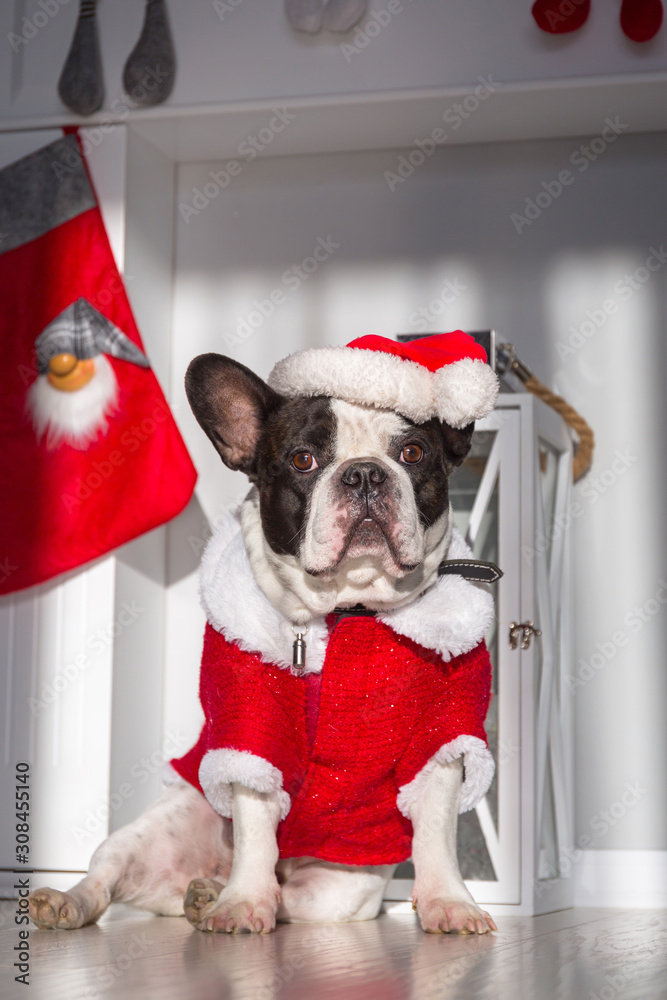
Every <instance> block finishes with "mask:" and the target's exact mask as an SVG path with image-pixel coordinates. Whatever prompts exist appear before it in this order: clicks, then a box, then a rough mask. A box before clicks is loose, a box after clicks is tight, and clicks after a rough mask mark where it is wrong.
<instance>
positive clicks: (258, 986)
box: [0, 902, 667, 1000]
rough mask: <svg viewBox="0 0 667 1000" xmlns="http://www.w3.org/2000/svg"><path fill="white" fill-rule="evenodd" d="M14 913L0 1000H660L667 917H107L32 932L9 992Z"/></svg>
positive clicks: (629, 913) (2, 950)
mask: <svg viewBox="0 0 667 1000" xmlns="http://www.w3.org/2000/svg"><path fill="white" fill-rule="evenodd" d="M14 909H15V904H12V903H8V902H3V903H1V904H0V945H1V947H0V958H1V961H2V980H1V982H0V997H2V998H5V997H7V998H14V997H29V998H31V1000H38V998H39V1000H42V998H43V1000H84V998H85V1000H94V998H99V1000H101V998H107V997H113V998H116V997H117V998H123V1000H143V998H147V997H155V998H159V1000H190V998H195V1000H274V998H276V1000H333V998H336V1000H337V998H341V1000H343V998H345V1000H408V998H409V1000H437V998H444V1000H482V998H483V1000H543V998H548V1000H560V998H563V1000H659V998H667V911H658V910H593V909H590V910H581V909H580V910H564V911H561V912H560V913H552V914H548V915H546V916H542V917H505V918H498V925H499V931H498V933H497V934H494V935H487V936H485V937H458V936H457V937H455V936H449V935H442V936H436V935H428V934H423V933H422V932H421V931H420V930H419V929H418V927H417V924H416V922H415V919H414V918H413V916H412V915H408V914H405V915H400V916H399V915H383V916H381V917H380V918H379V919H378V920H375V921H369V922H367V923H359V924H347V925H333V924H330V925H319V926H306V925H280V926H279V927H278V930H277V931H276V932H275V933H274V934H270V935H267V936H250V935H238V936H227V935H224V934H220V935H211V934H203V933H201V932H199V931H194V930H192V928H191V927H190V926H189V924H187V923H186V921H185V920H184V919H183V918H177V917H150V916H147V915H145V914H142V913H137V912H136V911H134V910H131V909H129V908H127V907H124V906H115V907H112V908H111V910H110V912H109V913H107V914H106V915H105V916H104V917H103V918H102V920H101V922H100V923H99V924H98V925H97V926H93V927H86V928H85V929H83V930H80V931H38V930H37V929H35V928H34V927H33V928H32V929H31V933H30V939H29V940H30V955H31V959H30V966H31V970H30V988H29V989H28V990H26V989H25V987H24V986H22V985H20V984H18V983H15V982H14V975H15V974H16V970H14V969H12V963H13V962H14V961H15V954H16V953H15V952H13V948H14V946H15V945H16V944H18V928H17V927H16V925H15V924H14Z"/></svg>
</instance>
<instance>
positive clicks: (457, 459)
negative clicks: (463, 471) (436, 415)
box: [440, 421, 475, 465]
mask: <svg viewBox="0 0 667 1000" xmlns="http://www.w3.org/2000/svg"><path fill="white" fill-rule="evenodd" d="M440 427H441V429H442V437H443V441H444V442H445V455H446V457H447V460H448V461H449V462H451V464H452V465H461V463H462V462H463V460H464V459H465V457H466V455H467V454H468V452H469V451H470V445H471V443H472V435H473V431H474V430H475V423H474V421H473V422H472V423H471V424H468V425H467V427H461V428H460V429H457V428H456V427H450V426H449V424H446V423H445V422H444V421H442V422H441V423H440Z"/></svg>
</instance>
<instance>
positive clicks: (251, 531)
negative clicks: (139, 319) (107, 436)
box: [30, 354, 496, 934]
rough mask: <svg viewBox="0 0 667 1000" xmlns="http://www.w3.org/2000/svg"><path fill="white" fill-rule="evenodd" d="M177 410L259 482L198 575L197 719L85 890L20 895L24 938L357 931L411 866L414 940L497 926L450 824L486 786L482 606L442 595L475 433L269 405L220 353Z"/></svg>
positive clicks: (342, 402) (196, 373) (194, 370)
mask: <svg viewBox="0 0 667 1000" xmlns="http://www.w3.org/2000/svg"><path fill="white" fill-rule="evenodd" d="M316 387H317V386H316ZM186 390H187V396H188V399H189V401H190V405H191V407H192V409H193V411H194V414H195V416H196V418H197V420H198V422H199V424H200V425H201V427H202V428H203V430H204V431H205V432H206V434H207V435H208V437H209V438H210V440H211V442H212V443H213V445H214V447H215V449H216V450H217V452H218V454H219V455H220V458H221V459H222V461H223V462H224V463H225V465H227V466H228V467H229V468H230V469H234V470H240V471H241V472H243V473H245V475H246V476H247V477H248V479H249V481H250V484H251V485H250V491H249V493H248V495H247V497H246V499H245V500H244V501H243V503H242V504H241V506H240V509H239V511H238V512H237V513H235V514H233V515H231V516H230V518H229V520H228V521H227V522H226V523H225V524H224V525H223V526H222V527H221V529H219V530H218V531H216V534H215V535H214V537H213V539H212V541H211V543H210V544H209V548H208V550H207V552H206V554H205V556H204V560H203V566H202V601H203V603H204V607H205V610H206V613H207V619H208V625H207V638H206V640H205V646H204V661H203V665H202V685H201V697H202V704H203V706H204V710H205V715H206V717H207V722H206V725H205V727H204V730H203V731H202V736H201V737H200V740H199V743H198V744H197V746H196V747H194V748H193V749H192V751H190V752H189V754H186V755H185V757H184V758H181V759H180V761H174V762H172V765H173V766H172V767H171V768H170V769H169V775H168V780H169V782H170V783H168V784H167V785H166V787H165V790H164V792H163V793H162V795H161V797H160V798H159V799H158V801H157V802H156V803H155V804H154V805H153V806H152V807H151V808H149V809H148V810H147V811H146V812H145V813H144V814H143V815H142V816H140V817H139V818H138V819H137V820H136V821H135V822H133V823H131V824H129V825H128V826H126V827H124V828H122V829H120V830H118V831H117V832H115V833H113V834H112V835H111V836H110V837H109V838H108V839H107V840H106V841H105V842H104V843H103V844H102V845H101V846H100V847H99V848H98V849H97V850H96V852H95V854H94V855H93V858H92V861H91V865H90V870H89V872H88V874H87V875H86V876H85V878H83V880H82V881H80V882H79V883H78V884H77V885H76V886H74V887H73V888H72V889H71V890H70V891H69V892H66V893H63V892H59V891H57V890H54V889H49V888H45V889H39V890H36V891H35V892H33V893H32V895H31V898H30V915H31V917H32V920H33V921H34V922H35V924H37V926H38V927H41V928H77V927H81V926H83V925H84V924H89V923H92V922H94V921H96V920H97V919H98V918H99V917H100V916H101V914H102V913H104V911H105V910H106V908H107V907H108V906H109V904H110V903H111V902H124V903H129V904H131V905H133V906H137V907H140V908H142V909H145V910H149V911H151V912H153V913H157V914H167V915H178V914H183V913H184V914H185V916H186V917H187V919H188V920H189V921H190V922H191V923H192V925H193V926H194V927H196V928H198V929H200V930H204V931H217V932H228V933H229V932H235V931H248V932H255V933H267V932H270V931H272V930H273V929H274V928H275V925H276V921H292V922H307V921H318V922H319V921H325V922H332V921H352V920H367V919H372V918H374V917H375V916H377V914H378V913H379V911H380V908H381V905H382V900H383V895H384V892H385V890H386V887H387V884H388V882H389V880H390V879H391V877H392V874H393V871H394V869H395V866H396V863H397V862H399V861H400V860H405V859H407V857H409V856H411V857H412V859H413V862H414V867H415V882H414V891H413V908H414V909H415V910H416V911H417V914H418V917H419V920H420V922H421V926H422V927H423V929H424V930H425V931H429V932H434V933H437V932H460V933H474V934H485V933H487V932H489V931H494V930H496V925H495V923H494V921H493V919H492V918H491V916H490V915H489V914H488V913H486V912H485V911H484V910H482V909H480V908H479V907H478V906H477V905H476V904H475V902H474V901H473V899H472V897H471V895H470V893H469V892H468V890H467V888H466V886H465V884H464V882H463V880H462V877H461V874H460V871H459V867H458V862H457V855H456V827H457V815H458V813H459V811H460V810H461V809H462V808H470V807H471V806H472V805H474V804H475V802H476V801H478V800H479V798H480V797H481V795H482V794H484V792H485V791H486V788H487V787H488V784H489V783H490V780H491V776H492V773H493V763H492V761H491V758H490V755H489V752H488V748H487V747H486V740H485V737H484V732H483V728H480V727H481V726H483V720H484V715H485V714H486V707H487V705H488V698H489V690H488V689H489V684H490V668H489V666H488V654H487V653H486V648H485V646H484V641H483V637H484V633H485V631H486V629H487V628H488V626H489V623H490V620H491V617H492V615H493V610H492V605H491V598H490V595H489V594H488V592H487V591H486V590H485V589H484V588H483V587H481V586H479V585H477V584H474V583H470V582H469V581H467V580H464V579H462V578H461V577H458V576H452V575H449V576H443V577H439V576H438V567H439V566H440V564H441V563H442V561H443V560H444V559H446V558H448V559H450V560H451V559H465V558H466V557H468V556H469V555H470V552H469V550H468V549H467V546H466V545H465V543H464V542H463V540H462V538H461V537H460V535H458V533H457V532H456V530H455V529H454V528H453V523H452V511H451V507H450V502H449V496H448V477H449V475H450V473H451V472H452V470H453V469H454V467H456V466H458V465H460V464H461V462H462V461H463V460H464V458H465V456H466V455H467V453H468V451H469V448H470V443H471V437H472V432H473V428H474V423H473V422H472V421H471V422H469V423H467V424H465V426H459V427H455V426H452V425H450V424H449V423H447V422H446V421H444V420H442V419H440V418H439V417H438V416H431V417H429V418H428V419H424V420H422V421H421V422H419V421H416V420H414V419H410V417H406V416H405V415H404V414H403V413H401V412H397V411H396V410H395V409H393V408H391V407H388V406H382V405H380V406H378V405H373V404H372V403H369V402H355V401H350V400H349V399H346V398H341V396H343V395H345V393H341V392H339V391H332V393H331V394H329V395H328V394H326V392H321V393H317V392H313V391H312V390H311V391H309V392H306V393H304V394H300V393H299V392H298V391H291V392H289V391H288V392H284V391H280V390H279V389H276V388H275V387H272V386H271V385H269V384H267V383H266V382H264V381H263V380H262V379H260V378H259V377H258V376H256V375H255V374H254V373H253V372H251V371H250V370H248V369H247V368H246V367H244V366H243V365H241V364H239V363H238V362H236V361H234V360H231V359H230V358H226V357H222V356H220V355H216V354H205V355H202V356H200V357H197V358H195V360H194V361H193V362H192V363H191V365H190V367H189V369H188V372H187V376H186ZM364 391H366V390H364ZM371 391H372V389H371ZM458 422H460V421H458ZM296 647H298V648H299V651H300V652H299V657H296V656H294V658H293V653H294V649H295V648H296ZM334 647H335V650H334ZM207 650H208V652H207ZM304 652H305V662H303V654H304ZM229 664H231V666H230V665H229ZM438 685H440V687H438ZM442 685H444V686H442ZM473 690H474V691H475V692H477V694H476V695H475V698H476V699H477V700H476V707H474V710H473V709H470V712H471V713H472V714H471V715H470V718H471V719H473V716H474V719H473V721H472V722H471V724H470V726H468V727H467V728H466V725H465V723H460V721H459V723H458V724H459V729H456V728H452V727H453V726H455V723H454V722H451V721H447V720H448V719H449V715H447V719H446V720H445V723H444V724H443V725H444V728H442V727H441V728H442V731H440V730H439V729H438V727H439V726H440V722H439V721H438V720H439V719H440V716H438V715H437V711H439V710H436V709H435V708H433V705H435V704H436V703H438V704H439V703H440V702H442V703H443V704H445V702H448V699H449V700H452V699H453V701H454V702H456V704H457V705H458V702H457V701H456V699H460V700H461V701H462V702H464V701H466V699H468V700H470V698H472V695H471V693H470V692H471V691H473ZM230 692H231V693H230ZM443 692H444V694H443ZM221 698H222V702H220V699H221ZM225 699H227V701H225ZM420 699H421V701H420ZM473 700H474V699H473ZM287 703H289V705H290V706H292V707H290V708H289V711H292V712H293V713H294V714H293V720H296V721H289V720H288V721H286V719H287V715H285V716H283V712H287V711H288V709H287V708H286V707H285V706H286V705H287ZM466 704H467V702H466ZM406 706H407V707H406ZM443 711H445V709H443ZM446 711H447V712H448V711H449V709H446ZM461 711H462V712H463V716H461V714H460V713H459V712H458V709H457V712H455V713H454V714H456V715H457V719H459V720H460V718H461V717H463V718H465V712H466V711H468V709H467V708H466V707H465V705H464V708H463V709H462V710H461ZM432 712H434V713H435V714H434V715H433V716H432V717H433V719H434V720H435V721H434V722H433V723H432V724H431V723H430V722H429V724H428V726H427V727H426V728H427V732H426V734H425V735H420V736H412V735H410V732H411V731H410V726H411V725H413V722H412V721H410V720H411V719H412V718H413V716H414V718H418V721H419V720H421V719H423V718H426V717H427V716H428V718H429V719H430V718H431V715H429V713H432ZM299 713H301V714H300V715H299ZM397 713H398V714H397ZM475 713H476V714H475ZM408 716H410V718H408ZM227 718H230V719H232V721H231V722H229V723H227V722H226V721H224V720H226V719H227ZM290 719H292V716H290ZM406 720H407V721H406ZM474 720H477V721H474ZM480 720H481V721H480ZM415 725H416V723H415ZM461 725H463V728H462V729H461ZM225 726H229V727H231V728H228V729H225ZM221 727H222V728H221ZM246 730H249V733H248V732H247V731H246ZM415 732H416V730H415ZM378 761H379V762H378Z"/></svg>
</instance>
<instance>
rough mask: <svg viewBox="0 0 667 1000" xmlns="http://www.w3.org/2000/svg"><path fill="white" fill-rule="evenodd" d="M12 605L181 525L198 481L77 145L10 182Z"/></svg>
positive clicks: (44, 155) (0, 250)
mask: <svg viewBox="0 0 667 1000" xmlns="http://www.w3.org/2000/svg"><path fill="white" fill-rule="evenodd" d="M0 231H1V232H2V233H3V235H4V239H3V242H2V246H0V301H2V310H0V342H1V343H2V350H3V386H2V393H0V438H1V442H2V443H1V447H2V462H1V463H0V594H3V593H9V592H11V591H15V590H20V589H21V588H23V587H29V586H32V585H33V584H37V583H41V582H42V581H45V580H49V579H51V578H52V577H54V576H57V575H58V574H60V573H63V572H65V571H66V570H70V569H73V568H74V567H76V566H80V565H83V564H84V563H86V562H88V561H90V560H91V559H95V558H97V557H99V556H101V555H104V554H105V553H107V552H109V551H110V550H112V549H114V548H116V547H117V546H118V545H122V544H124V543H125V542H127V541H129V540H130V539H132V538H136V537H137V535H140V534H142V533H143V532H145V531H149V530H150V529H151V528H155V527H156V526H157V525H159V524H163V523H164V522H165V521H167V520H169V518H172V517H174V516H175V515H176V514H178V513H179V511H181V510H182V509H183V507H184V506H185V505H186V504H187V502H188V500H189V499H190V497H191V495H192V491H193V489H194V484H195V478H196V473H195V469H194V466H193V464H192V461H191V460H190V456H189V455H188V453H187V450H186V448H185V444H184V443H183V440H182V438H181V436H180V434H179V431H178V428H177V427H176V424H175V422H174V419H173V417H172V414H171V412H170V410H169V406H168V404H167V401H166V400H165V398H164V396H163V394H162V391H161V389H160V386H159V384H158V382H157V379H156V378H155V375H154V374H153V372H152V370H151V368H150V362H149V359H148V358H147V357H146V355H145V354H144V351H143V345H142V343H141V338H140V336H139V331H138V330H137V327H136V324H135V322H134V318H133V316H132V311H131V309H130V304H129V302H128V299H127V295H126V294H125V288H124V286H123V282H122V279H121V277H120V275H119V273H118V270H117V268H116V264H115V262H114V258H113V255H112V252H111V248H110V246H109V240H108V238H107V234H106V230H105V228H104V223H103V221H102V216H101V213H100V210H99V207H98V205H97V202H96V200H95V195H94V192H93V190H92V187H91V185H90V182H89V179H88V177H87V173H86V169H85V165H84V163H83V161H82V159H81V157H80V155H79V152H78V147H77V140H76V136H74V135H68V136H66V137H65V138H63V139H60V140H58V141H56V142H54V143H51V144H50V145H49V146H45V147H43V148H42V149H40V150H38V151H37V152H36V153H33V154H32V155H31V156H27V157H25V158H24V159H23V160H20V161H18V162H16V163H13V164H10V166H8V167H5V169H4V170H2V171H0Z"/></svg>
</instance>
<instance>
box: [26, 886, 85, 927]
mask: <svg viewBox="0 0 667 1000" xmlns="http://www.w3.org/2000/svg"><path fill="white" fill-rule="evenodd" d="M28 905H29V910H28V912H29V913H30V919H31V920H32V921H33V923H35V924H37V926H38V927H40V928H42V929H43V930H45V929H57V930H74V929H75V928H77V927H83V925H84V924H85V923H86V914H85V913H84V911H83V909H82V907H81V906H79V904H78V903H77V901H76V900H75V899H74V897H73V896H71V895H70V894H69V893H67V892H59V891H58V889H35V891H34V892H32V893H31V894H30V896H29V899H28Z"/></svg>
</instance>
